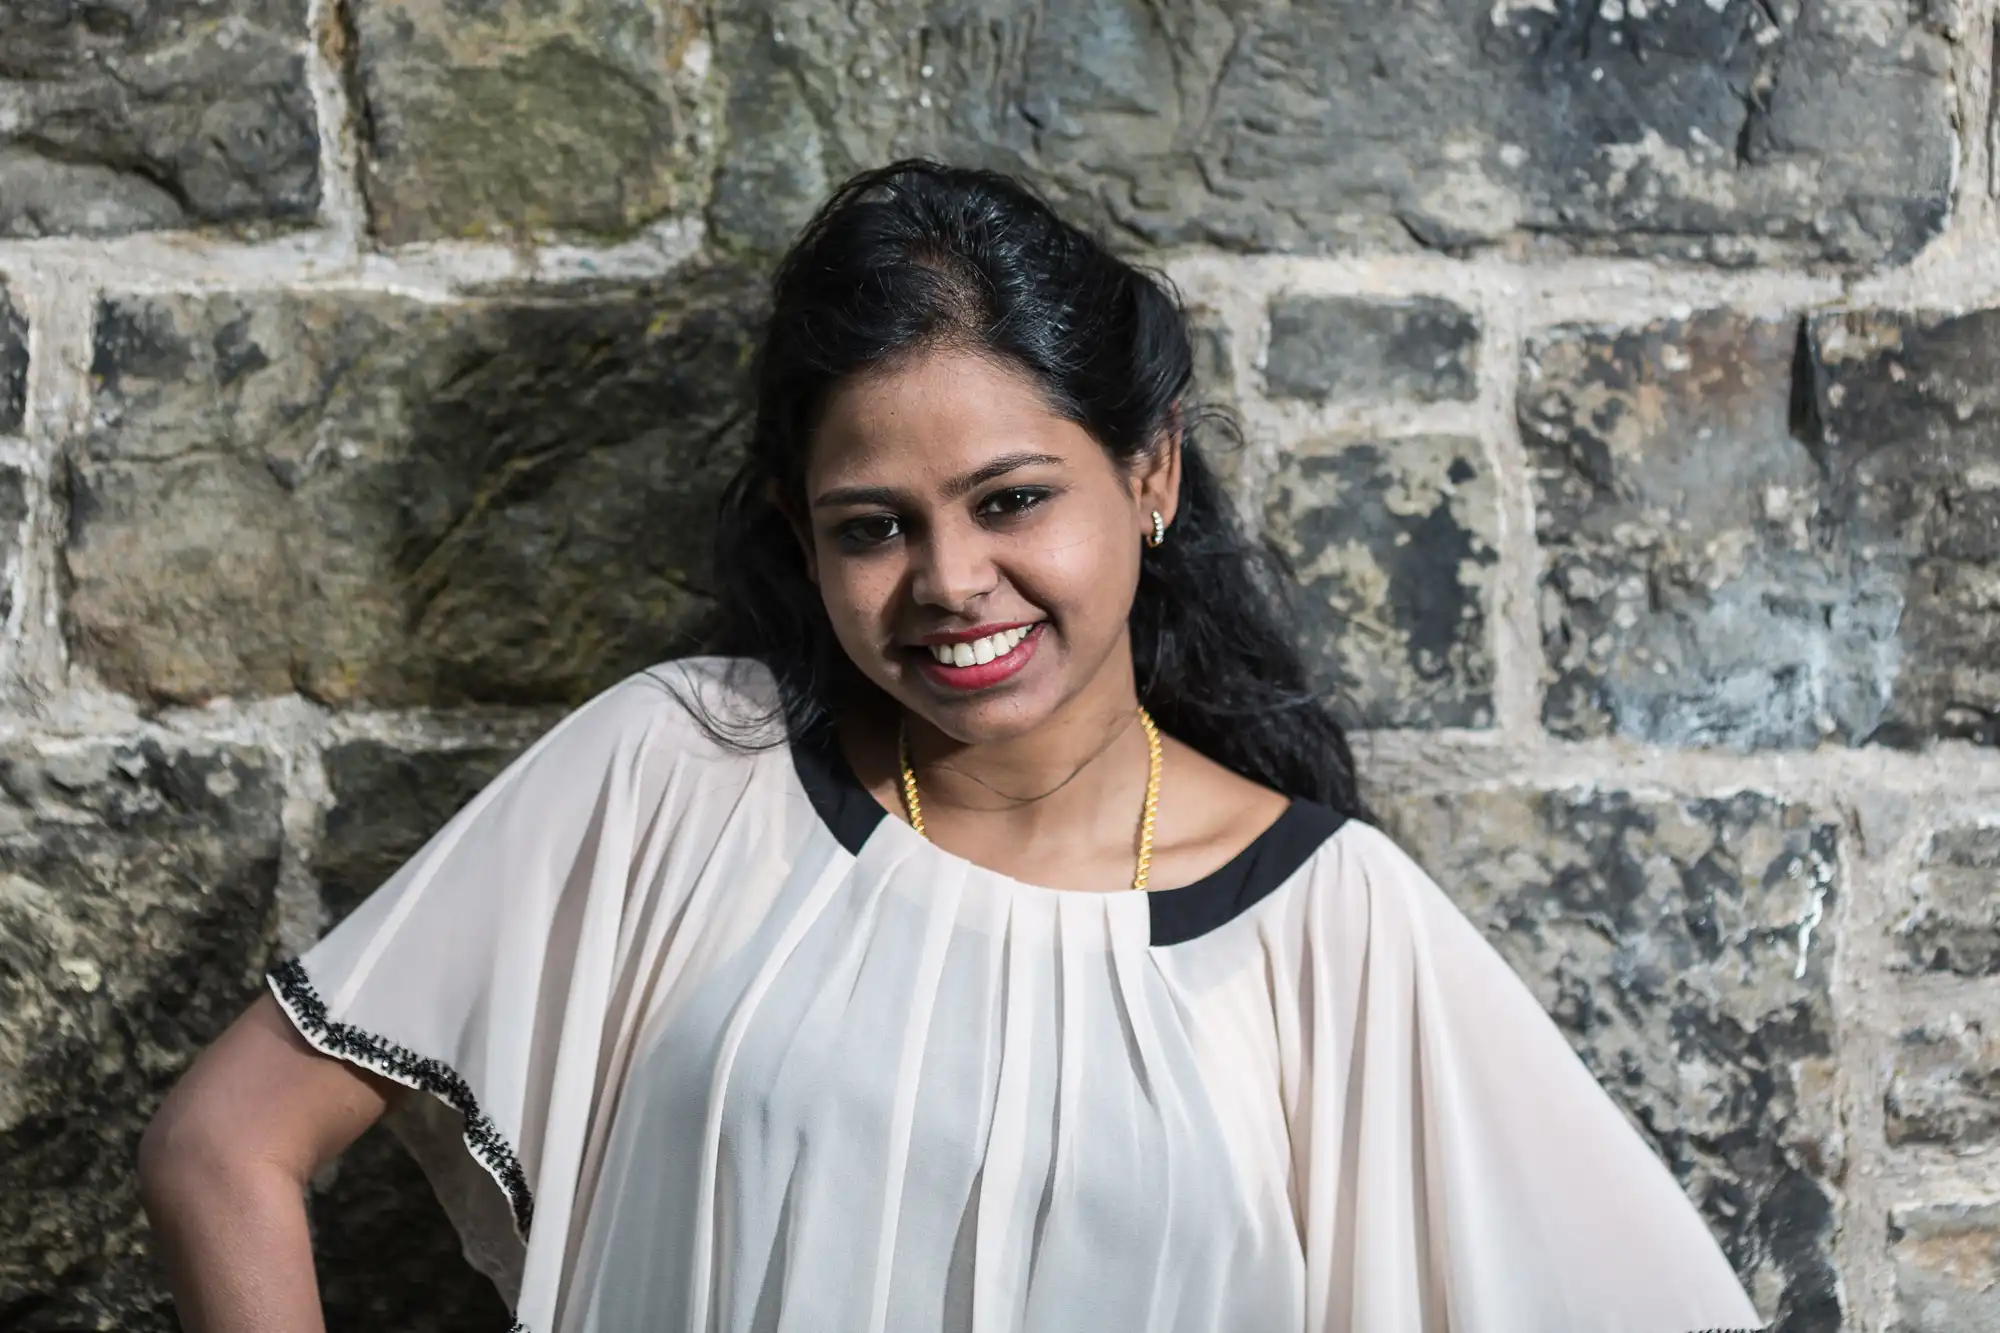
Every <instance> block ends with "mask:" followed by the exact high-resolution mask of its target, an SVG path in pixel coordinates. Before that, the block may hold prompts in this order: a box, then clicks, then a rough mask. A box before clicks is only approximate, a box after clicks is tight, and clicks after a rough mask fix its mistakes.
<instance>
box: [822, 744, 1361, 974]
mask: <svg viewBox="0 0 2000 1333" xmlns="http://www.w3.org/2000/svg"><path fill="white" fill-rule="evenodd" d="M791 751H792V766H793V768H794V769H796V770H797V772H798V776H799V784H800V785H801V786H803V787H804V788H805V791H806V796H807V798H808V799H810V800H811V801H812V804H813V809H814V810H815V811H817V812H818V813H819V817H820V821H821V822H822V823H824V824H825V825H826V827H827V831H828V832H830V833H832V834H833V836H834V838H835V840H836V841H838V842H839V843H840V845H841V846H842V847H845V848H846V849H847V850H848V851H849V852H850V853H852V854H853V855H855V856H859V855H860V854H861V849H862V847H863V846H864V845H865V844H866V843H867V841H868V839H869V838H870V837H872V836H873V835H874V832H875V830H876V828H877V826H879V825H880V824H881V823H882V821H883V820H885V819H887V818H888V817H889V812H888V811H887V810H884V809H883V808H882V805H881V803H880V802H879V801H877V800H876V799H875V797H874V796H873V795H872V794H871V793H870V792H869V790H868V789H867V788H866V787H864V786H862V785H861V780H860V779H859V778H857V777H855V775H854V770H853V768H851V767H850V766H849V765H848V762H847V756H846V755H844V754H842V753H841V750H840V743H839V741H838V740H837V739H836V737H835V736H834V732H833V729H832V728H831V727H824V728H821V729H819V731H818V732H817V733H816V734H815V735H814V736H813V737H812V738H810V739H795V740H794V741H793V742H792V745H791ZM1346 822H1347V816H1346V815H1343V814H1341V813H1340V812H1339V811H1338V810H1335V809H1333V808H1332V807H1331V806H1326V805H1321V804H1320V803H1319V802H1317V801H1308V800H1303V799H1300V798H1297V797H1294V798H1293V799H1292V801H1291V803H1290V804H1289V805H1287V806H1286V807H1285V809H1284V812H1283V813H1282V814H1280V815H1279V816H1278V818H1277V819H1276V820H1275V821H1273V822H1272V824H1271V826H1270V827H1269V828H1266V829H1265V830H1264V831H1263V832H1262V833H1259V834H1258V835H1257V836H1256V837H1255V838H1252V839H1251V840H1250V843H1249V845H1248V846H1246V847H1245V848H1244V849H1243V850H1242V851H1240V852H1238V853H1237V854H1236V855H1235V856H1233V857H1231V858H1230V859H1229V861H1228V862H1227V863H1226V864H1224V865H1223V866H1222V867H1220V868H1219V869H1217V870H1215V871H1212V872H1211V873H1209V874H1207V875H1204V876H1202V877H1201V878H1200V879H1198V880H1196V881H1195V882H1194V883H1192V884H1188V885H1184V886H1182V887H1181V888H1178V889H1157V890H1154V891H1153V892H1151V893H1149V894H1147V895H1146V907H1147V911H1148V914H1149V917H1150V921H1151V927H1152V928H1151V932H1150V935H1151V942H1152V943H1153V944H1154V945H1168V944H1181V943H1185V942H1186V941H1188V940H1192V939H1197V938H1199V937H1200V936H1203V935H1206V934H1207V933H1208V932H1210V931H1211V930H1214V929H1215V928H1216V927H1218V926H1222V925H1226V924H1228V923H1229V922H1231V921H1233V920H1235V919H1236V918H1237V917H1239V916H1241V915H1242V914H1243V913H1244V912H1247V911H1248V910H1250V908H1252V907H1254V906H1256V905H1257V904H1258V903H1259V902H1262V901H1263V900H1264V899H1265V898H1267V897H1269V896H1270V895H1271V894H1272V893H1273V892H1274V891H1276V890H1277V889H1278V888H1279V887H1280V886H1281V885H1283V884H1284V883H1285V882H1286V881H1287V880H1289V879H1290V878H1291V877H1292V876H1293V875H1295V874H1297V873H1298V870H1299V868H1300V867H1301V866H1303V865H1305V863H1306V862H1307V861H1309V860H1311V859H1312V857H1313V854H1314V853H1315V852H1317V851H1318V850H1319V849H1320V847H1321V846H1322V845H1323V844H1324V843H1325V842H1326V840H1327V839H1328V838H1330V837H1332V836H1333V835H1334V834H1335V833H1336V832H1338V831H1339V830H1340V827H1341V826H1342V825H1343V824H1345V823H1346Z"/></svg>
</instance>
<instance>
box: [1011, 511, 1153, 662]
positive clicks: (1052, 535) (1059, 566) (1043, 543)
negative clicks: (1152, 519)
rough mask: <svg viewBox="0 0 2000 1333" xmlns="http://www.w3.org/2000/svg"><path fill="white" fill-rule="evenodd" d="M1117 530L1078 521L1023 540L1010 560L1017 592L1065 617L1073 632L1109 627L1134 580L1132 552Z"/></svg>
mask: <svg viewBox="0 0 2000 1333" xmlns="http://www.w3.org/2000/svg"><path fill="white" fill-rule="evenodd" d="M1122 535H1123V529H1122V528H1115V527H1114V526H1112V525H1110V524H1108V523H1105V522H1101V521H1093V522H1087V523H1085V522H1079V523H1074V524H1064V525H1063V526H1062V528H1061V529H1060V530H1058V531H1050V532H1047V533H1045V534H1043V535H1042V537H1041V539H1040V540H1035V541H1031V542H1027V543H1024V544H1023V547H1022V549H1021V551H1020V553H1019V563H1018V564H1017V565H1016V568H1017V569H1018V570H1019V571H1020V576H1019V577H1020V582H1021V584H1022V585H1023V591H1026V592H1027V593H1028V594H1029V595H1030V596H1031V597H1032V598H1033V599H1034V600H1036V601H1037V602H1039V603H1041V604H1042V605H1043V606H1044V607H1046V608H1047V609H1048V610H1050V611H1053V612H1055V613H1057V615H1059V616H1060V617H1061V618H1062V619H1063V620H1065V621H1066V622H1068V627H1069V630H1070V632H1071V634H1072V636H1073V637H1074V636H1076V635H1077V634H1079V633H1081V634H1086V635H1087V634H1090V633H1091V631H1093V630H1099V631H1102V630H1105V629H1106V628H1110V629H1114V630H1115V628H1116V627H1117V626H1118V625H1121V624H1123V623H1124V620H1125V617H1126V615H1127V613H1128V612H1129V611H1130V610H1131V606H1132V592H1133V589H1134V588H1136V587H1137V586H1138V579H1139V557H1138V552H1137V550H1136V548H1135V546H1134V545H1133V544H1128V543H1126V542H1124V541H1122V540H1121V537H1122Z"/></svg>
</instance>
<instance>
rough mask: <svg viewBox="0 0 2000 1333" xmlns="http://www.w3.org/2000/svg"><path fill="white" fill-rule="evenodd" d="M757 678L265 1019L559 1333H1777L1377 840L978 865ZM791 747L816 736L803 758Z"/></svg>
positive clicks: (637, 715)
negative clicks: (1204, 865)
mask: <svg viewBox="0 0 2000 1333" xmlns="http://www.w3.org/2000/svg"><path fill="white" fill-rule="evenodd" d="M692 697H699V698H700V699H701V700H702V701H703V703H704V704H705V706H706V707H708V708H709V709H710V710H712V711H713V712H715V713H716V714H718V715H720V716H723V717H731V716H734V717H739V718H742V717H749V716H752V715H754V714H755V713H756V712H757V711H760V710H762V709H763V708H765V707H766V706H767V705H768V703H769V702H770V699H771V697H772V694H771V683H770V678H769V676H768V674H767V673H765V672H763V671H762V669H761V668H759V667H757V666H755V665H754V664H752V663H748V662H742V661H730V660H726V659H714V658H696V659H685V660H681V661H677V662H670V663H662V664H660V665H659V666H656V667H653V668H651V669H649V670H647V671H643V672H638V673H635V674H633V675H632V676H630V677H628V678H626V679H625V680H623V681H621V682H620V683H618V684H617V685H614V686H612V687H611V688H609V689H607V690H605V691H604V692H602V693H601V694H599V695H597V696H596V697H595V698H593V699H591V700H590V701H588V702H587V703H585V704H584V705H582V706H581V707H580V708H578V709H576V710H575V711H573V712H572V713H570V714H569V715H568V716H567V717H565V718H564V719H562V721H560V722H559V723H558V724H557V725H556V726H555V727H554V728H552V729H551V730H550V731H549V732H548V733H547V734H545V735H544V736H543V737H541V738H540V739H539V740H538V741H537V742H536V743H535V744H534V745H533V746H531V747H530V748H529V749H528V750H527V751H526V752H525V753H523V754H522V755H521V756H519V757H518V758H517V759H516V760H515V761H514V762H513V763H512V764H510V765H509V766H508V767H507V768H506V769H505V770H504V771H503V772H501V773H500V774H499V775H498V776H497V777H496V778H495V779H494V780H493V781H492V782H491V783H490V784H489V785H488V786H487V787H486V788H485V789H484V790H483V791H481V792H480V793H479V795H477V796H476V797H475V798H474V799H473V800H472V801H471V802H469V803H468V804H467V805H466V806H465V807H463V808H462V809H461V810H460V811H459V812H458V813H457V814H456V815H454V816H453V817H452V818H451V819H450V820H449V821H448V822H447V823H446V824H445V825H444V826H443V827H442V828H440V829H439V830H438V831H437V832H436V833H435V834H434V835H433V836H432V837H431V838H430V840H429V841H428V842H426V843H425V845H424V846H423V847H422V848H421V849H420V850H419V851H418V852H416V853H415V854H414V855H413V856H412V857H411V858H410V859H409V860H408V861H406V862H405V863H404V864H403V865H402V866H401V867H400V868H399V869H398V870H397V871H396V872H395V873H394V874H393V875H391V876H390V877H389V878H388V879H387V880H386V881H385V882H384V883H383V884H382V885H381V886H380V887H379V888H377V889H376V891H375V892H374V893H373V894H372V895H371V896H370V897H369V898H368V899H367V900H366V901H365V902H364V903H363V904H362V905H361V906H360V907H359V908H357V909H356V910H355V911H354V912H353V913H352V914H351V915H349V916H348V917H347V918H346V919H345V920H343V921H341V922H340V923H338V924H337V925H336V926H335V927H334V929H333V930H332V931H330V932H329V933H328V934H327V935H326V936H325V937H324V938H323V939H321V940H320V941H319V943H317V944H316V945H314V946H313V947H312V948H311V949H310V950H308V951H307V952H306V953H305V954H304V955H303V956H301V957H300V958H298V959H295V960H293V961H292V962H289V963H287V964H284V965H283V966H281V967H279V968H277V969H275V970H274V971H273V972H272V973H271V975H270V984H271V987H272V989H273V991H274V993H275V994H276V995H277V997H278V999H279V1001H280V1002H281V1003H282V1004H283V1005H284V1007H285V1010H286V1012H287V1013H288V1014H289V1015H290V1016H291V1018H292V1020H293V1022H294V1023H295V1024H296V1025H297V1026H298V1028H299V1030H300V1032H301V1033H302V1034H303V1035H304V1036H305V1037H306V1039H307V1040H308V1041H310V1042H311V1043H312V1044H313V1045H314V1046H316V1047H317V1048H318V1049H320V1050H321V1051H323V1052H325V1053H327V1054H329V1055H332V1056H336V1057H338V1058H341V1059H345V1060H348V1061H351V1062H353V1063H355V1064H357V1065H360V1066H363V1067H365V1068H368V1069H372V1070H375V1071H377V1072H379V1073H381V1074H384V1075H386V1076H388V1077H389V1078H392V1079H395V1080H397V1081H398V1082H401V1083H403V1084H406V1085H408V1086H410V1087H413V1088H417V1089H420V1090H422V1091H423V1092H424V1093H426V1094H429V1095H428V1096H423V1097H411V1098H408V1099H406V1100H405V1102H404V1104H403V1106H402V1107H401V1108H399V1110H398V1111H397V1112H396V1113H395V1115H394V1116H393V1117H392V1120H391V1124H392V1127H393V1128H395V1129H396V1131H397V1132H398V1134H399V1135H400V1136H401V1137H402V1138H403V1140H404V1142H405V1143H406V1144H407V1145H409V1147H410V1148H411V1150H412V1152H413V1153H414V1154H415V1155H416V1156H417V1158H418V1160H419V1161H420V1163H421V1164H422V1165H423V1167H424V1169H425V1171H426V1173H427V1175H428V1176H429V1178H430V1180H431V1182H432V1185H433V1187H434V1188H435V1189H436V1191H437V1194H438V1197H439V1198H440V1200H441V1201H442V1202H443V1203H444V1205H445V1207H446V1210H447V1211H448V1212H449V1213H450V1215H451V1217H452V1220H453V1223H454V1224H455V1225H456V1226H457V1228H458V1230H459V1234H460V1236H461V1237H462V1239H463V1241H464V1244H465V1249H466V1253H467V1255H468V1256H469V1257H470V1258H471V1259H472V1261H473V1262H474V1263H475V1264H477V1265H478V1266H479V1267H480V1268H481V1269H482V1270H483V1271H485V1272H487V1273H488V1274H489V1275H490V1276H491V1277H492V1278H493V1279H494V1281H495V1282H496V1284H497V1285H498V1286H499V1288H500V1290H501V1292H502V1293H503V1295H504V1296H505V1297H506V1298H507V1300H508V1302H509V1304H510V1305H511V1307H512V1308H513V1310H514V1311H515V1318H516V1321H517V1323H516V1327H518V1328H521V1329H526V1330H530V1331H531V1333H639V1331H640V1330H646V1331H648V1333H658V1331H660V1330H687V1331H689V1333H707V1331H709V1330H724V1331H727V1333H846V1331H848V1330H852V1331H853V1333H914V1331H915V1330H924V1331H926V1333H930V1331H932V1330H938V1331H943V1333H1013V1331H1015V1330H1022V1331H1030V1330H1031V1331H1033V1333H1072V1331H1073V1333H1106V1331H1107V1330H1117V1331H1119V1333H1290V1331H1294V1330H1296V1331H1298V1333H1406V1331H1407V1333H1694V1331H1696V1330H1736V1329H1751V1328H1755V1327H1758V1326H1760V1321H1759V1319H1758V1317H1757V1315H1756V1313H1755V1311H1754V1309H1753V1308H1752V1306H1751V1304H1750V1302H1749V1300H1748V1299H1747V1298H1746V1297H1745V1295H1744V1292H1743V1290H1742V1288H1741V1286H1740V1285H1739V1284H1738V1282H1737V1280H1736V1278H1735V1276H1734V1275H1733V1273H1732V1272H1731V1270H1730V1267H1729V1265H1728V1263H1727V1262H1726V1261H1725V1259H1724V1257H1723V1255H1722V1253H1721V1252H1720V1250H1719V1249H1718V1247H1717V1245H1716V1243H1715V1241H1714V1240H1713V1239H1712V1238H1711V1236H1710V1234H1709V1232H1708V1231H1707V1229H1706V1227H1705V1226H1704V1224H1703V1223H1702V1221H1701V1219H1700V1216H1699V1215H1698V1214H1697V1212H1696V1211H1695V1209H1694V1207H1693V1206H1692V1205H1691V1204H1690V1203H1689V1202H1688V1200H1687V1198H1686V1197H1685V1196H1684V1195H1683V1194H1682V1192H1681V1190H1680V1189H1679V1187H1678V1186H1677V1185H1676V1184H1675V1182H1674V1180H1673V1178H1672V1176H1671V1175H1670V1174H1669V1173H1668V1172H1667V1170H1666V1169H1665V1167H1664V1166H1662V1165H1661V1163H1660V1162H1659V1161H1658V1160H1657V1159H1656V1158H1655V1156H1654V1155H1653V1154H1652V1152H1651V1151H1650V1150H1649V1148H1648V1147H1647V1145H1646V1143H1645V1141H1644V1140H1643V1139H1642V1138H1641V1137H1640V1136H1639V1134H1638V1133H1637V1131H1636V1130H1635V1129H1634V1128H1633V1127H1632V1126H1631V1125H1630V1124H1629V1123H1628V1122H1627V1121H1626V1119H1625V1118H1624V1116H1623V1115H1622V1114H1621V1113H1620V1112H1619V1111H1618V1109H1617V1108H1616V1107H1615V1105H1614V1104H1613V1103H1612V1102H1611V1101H1610V1100H1609V1098H1608V1097H1607V1096H1606V1095H1605V1093H1604V1092H1603V1091H1602V1089H1600V1088H1599V1087H1598V1086H1597V1084H1596V1083H1595V1082H1594V1081H1593V1079H1592V1078H1591V1076H1590V1074H1589V1072H1588V1071H1587V1070H1586V1069H1585V1068H1584V1066H1583V1065H1582V1064H1581V1062H1580V1061H1579V1060H1578V1059H1577V1058H1576V1056H1575V1055H1574V1054H1573V1053H1572V1052H1571V1050H1570V1048H1569V1047H1568V1046H1567V1045H1566V1044H1565V1043H1564V1041H1563V1039H1562V1036H1561V1034H1560V1033H1559V1032H1558V1031H1557V1030H1556V1028H1555V1027H1554V1025H1553V1024H1552V1023H1551V1022H1550V1020H1549V1019H1548V1017H1547V1016H1546V1015H1545V1014H1544V1013H1543V1012H1542V1010H1541V1009H1540V1007H1539V1006H1538V1005H1537V1003H1536V1002H1535V1000H1534V998H1533V996H1532V995H1531V994H1530V993H1529V992H1528V990H1527V989H1526V987H1525V986H1524V985H1523V984H1522V983H1521V981H1520V980H1519V978H1517V977H1516V976H1515V975H1514V974H1513V973H1512V972H1511V971H1510V970H1509V968H1508V967H1507V965H1506V964H1505V962H1503V961H1502V960H1501V958H1500V957H1499V955H1498V954H1497V953H1495V952H1494V951H1493V949H1492V948H1491V946H1489V945H1488V944H1487V943H1486V941H1485V940H1484V939H1483V938H1482V937H1481V936H1480V935H1479V933H1478V932H1477V930H1476V929H1475V928H1474V927H1473V926H1472V925H1471V923H1470V922H1468V921H1467V920H1466V919H1465V918H1464V917H1463V916H1462V915H1461V914H1460V913H1459V912H1458V910H1457V909H1456V908H1455V907H1454V906H1453V905H1452V904H1451V902H1450V900H1449V899H1448V898H1447V897H1446V896H1445V895H1444V893H1443V892H1442V891H1441V889H1440V888H1439V887H1438V886H1437V885H1436V884H1435V883H1433V882H1432V881H1431V879H1430V878H1429V877H1428V876H1427V875H1426V874H1425V873H1424V872H1423V871H1422V870H1421V869H1420V868H1419V867H1418V866H1417V865H1416V863H1415V862H1414V861H1412V860H1411V859H1410V858H1409V857H1408V856H1407V855H1406V854H1405V853H1404V852H1403V851H1402V850H1401V849H1400V848H1398V847H1397V846H1396V844H1395V843H1394V842H1393V841H1391V840H1390V839H1389V838H1388V837H1387V836H1385V835H1384V834H1383V833H1381V832H1380V831H1379V830H1377V829H1375V828H1373V827H1371V826H1369V825H1366V824H1363V823H1360V822H1356V821H1343V820H1342V819H1341V818H1340V817H1339V816H1338V815H1336V814H1335V813H1334V812H1332V811H1330V810H1326V809H1324V808H1323V807H1319V806H1316V805H1313V804H1311V803H1310V802H1303V801H1295V802H1293V803H1292V806H1291V807H1290V809H1288V810H1287V811H1286V813H1285V814H1284V816H1283V817H1281V818H1280V819H1279V821H1278V822H1277V823H1276V824H1275V825H1273V826H1272V827H1271V828H1270V829H1269V830H1267V831H1265V832H1264V833H1263V834H1262V835H1260V836H1259V837H1258V838H1257V839H1256V840H1255V841H1254V842H1253V843H1252V844H1251V845H1250V846H1249V847H1248V848H1246V849H1245V851H1244V852H1243V853H1242V854H1241V855H1240V856H1238V857H1236V858H1235V859H1234V860H1233V861H1232V862H1231V863H1230V864H1229V865H1228V866H1226V867H1224V868H1223V869H1222V870H1220V871H1218V872H1216V873H1215V874H1214V875H1211V876H1208V877H1206V878H1205V879H1203V880H1202V881H1200V882H1198V883H1197V884H1193V885H1188V886H1184V887H1181V888H1175V889H1166V890H1155V891H1153V892H1151V893H1134V892H1129V891H1128V892H1116V893H1102V894H1098V893H1081V892H1071V891H1061V890H1054V889H1049V888H1043V887H1039V886H1035V885H1030V884H1025V883H1022V882H1020V881H1018V880H1014V879H1011V878H1008V877H1007V876H1004V875H1000V874H997V873H995V872H992V871H989V870H986V869H984V868H982V867H980V866H977V865H974V864H973V863H971V862H968V861H966V860H964V859H962V858H959V857H955V856H953V855H951V854H950V853H948V852H945V851H943V850H941V849H939V848H938V847H936V846H934V845H933V844H931V843H929V842H927V841H926V840H924V839H923V838H922V837H921V836H920V835H918V834H917V833H915V832H914V831H913V830H911V829H910V828H909V827H908V826H907V825H906V824H904V823H903V822H901V821H900V820H898V819H895V818H890V817H887V816H886V814H885V812H884V811H883V810H882V809H881V807H880V806H879V805H877V804H876V803H875V801H874V800H873V799H872V798H871V797H870V796H869V794H868V793H867V792H866V791H865V790H864V789H862V788H861V787H860V786H859V785H858V784H857V783H856V782H855V781H854V779H853V776H852V774H851V773H849V772H848V771H847V769H846V767H845V765H844V764H843V763H842V762H841V761H840V758H839V756H838V754H837V753H836V752H834V751H832V750H831V749H828V748H824V747H822V748H809V747H806V746H802V745H789V744H784V743H780V744H778V745H776V746H774V747H772V748H768V749H763V750H757V751H750V752H744V751H741V750H738V749H735V748H732V747H729V746H724V745H720V744H717V743H716V742H715V741H714V740H712V739H710V737H709V736H708V735H707V733H706V732H705V731H704V730H703V729H702V728H701V726H700V725H699V724H698V723H697V721H696V720H695V718H694V717H693V716H692V715H691V714H690V712H689V711H688V709H687V708H686V707H685V706H684V702H683V701H684V700H685V699H687V698H692ZM779 739H780V740H781V741H782V738H779Z"/></svg>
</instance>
